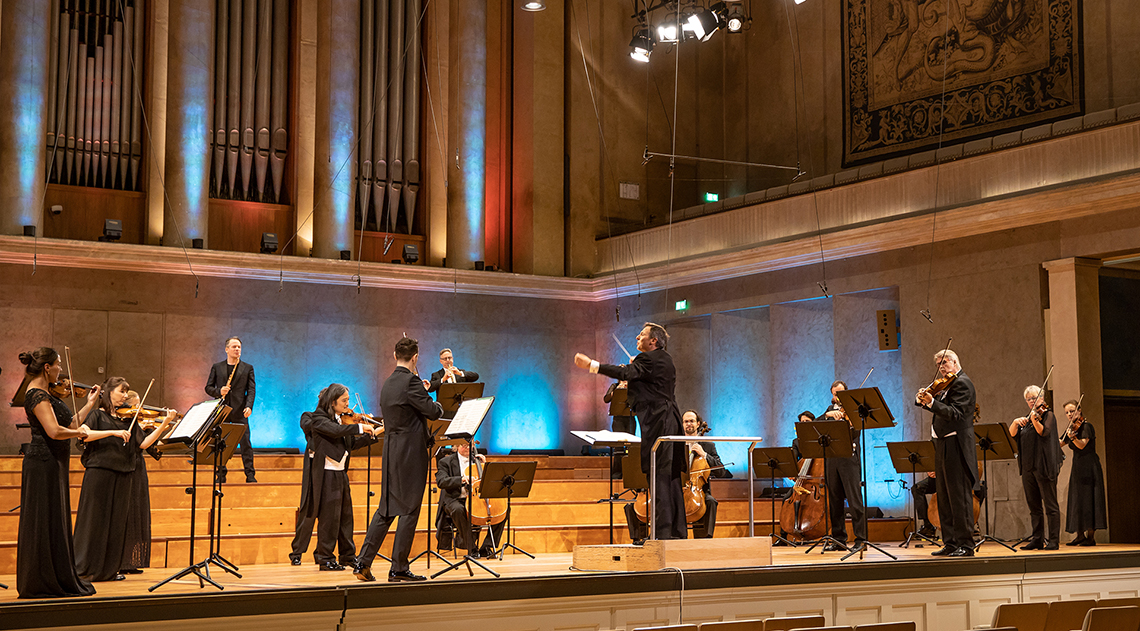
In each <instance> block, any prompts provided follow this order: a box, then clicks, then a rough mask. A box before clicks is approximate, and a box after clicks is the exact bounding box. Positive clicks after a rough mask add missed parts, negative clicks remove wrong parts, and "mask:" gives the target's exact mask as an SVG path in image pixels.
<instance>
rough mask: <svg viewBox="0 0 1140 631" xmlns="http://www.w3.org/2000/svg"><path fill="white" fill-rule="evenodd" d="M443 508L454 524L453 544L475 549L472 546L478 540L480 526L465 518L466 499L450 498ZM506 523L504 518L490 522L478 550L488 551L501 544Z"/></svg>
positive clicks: (471, 549)
mask: <svg viewBox="0 0 1140 631" xmlns="http://www.w3.org/2000/svg"><path fill="white" fill-rule="evenodd" d="M443 510H444V512H446V513H447V516H448V517H450V518H451V522H452V523H453V524H455V545H457V546H459V547H461V548H464V549H465V550H467V551H468V552H471V551H473V550H475V548H473V547H472V546H473V545H474V544H475V543H477V541H478V536H479V529H480V526H474V527H473V526H472V525H471V522H470V521H469V520H468V519H467V502H466V500H459V499H453V500H450V501H448V502H446V503H445V504H444V506H443ZM506 523H507V521H506V520H505V519H504V520H503V521H501V522H499V523H497V524H492V525H491V527H490V529H489V530H488V532H487V536H486V537H484V539H483V545H482V546H480V547H479V550H481V551H483V552H490V551H492V550H495V549H497V548H498V547H499V546H501V545H502V544H503V527H504V526H505V525H506Z"/></svg>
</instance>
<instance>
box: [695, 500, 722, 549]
mask: <svg viewBox="0 0 1140 631" xmlns="http://www.w3.org/2000/svg"><path fill="white" fill-rule="evenodd" d="M716 505H717V501H716V498H715V497H713V496H712V494H711V493H705V514H704V515H703V516H702V517H701V518H700V519H698V520H697V521H695V522H693V538H694V539H712V537H713V531H714V530H716Z"/></svg>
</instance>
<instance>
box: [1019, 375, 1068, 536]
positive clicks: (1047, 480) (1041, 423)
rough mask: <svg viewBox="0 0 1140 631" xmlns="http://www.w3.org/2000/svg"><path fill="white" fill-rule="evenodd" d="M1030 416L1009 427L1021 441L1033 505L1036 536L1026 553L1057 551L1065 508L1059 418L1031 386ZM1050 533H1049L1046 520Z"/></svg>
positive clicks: (1022, 462)
mask: <svg viewBox="0 0 1140 631" xmlns="http://www.w3.org/2000/svg"><path fill="white" fill-rule="evenodd" d="M1022 395H1023V397H1024V398H1025V405H1026V406H1028V407H1029V414H1027V415H1025V416H1022V417H1019V418H1016V419H1014V420H1013V422H1012V423H1010V424H1009V435H1010V436H1011V437H1013V438H1015V439H1016V440H1017V468H1018V470H1019V471H1020V472H1021V486H1022V488H1023V489H1025V502H1026V504H1028V505H1029V521H1030V523H1031V525H1032V526H1033V534H1032V536H1031V538H1030V540H1029V543H1027V544H1025V545H1023V546H1021V549H1022V550H1056V549H1057V548H1058V545H1059V541H1060V538H1061V507H1060V505H1059V504H1058V503H1057V475H1058V474H1059V473H1060V472H1061V443H1060V442H1059V440H1058V436H1057V417H1056V416H1054V415H1053V411H1052V410H1050V409H1049V406H1047V405H1045V393H1044V391H1042V390H1041V388H1039V387H1037V386H1029V387H1027V388H1026V389H1025V391H1024V392H1023V393H1022ZM1046 519H1048V520H1049V532H1048V533H1046V532H1045V520H1046Z"/></svg>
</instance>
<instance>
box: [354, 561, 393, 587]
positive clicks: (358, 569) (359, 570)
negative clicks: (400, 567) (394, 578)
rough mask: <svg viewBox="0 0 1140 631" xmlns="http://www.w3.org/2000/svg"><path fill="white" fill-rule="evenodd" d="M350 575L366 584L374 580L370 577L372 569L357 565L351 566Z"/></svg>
mask: <svg viewBox="0 0 1140 631" xmlns="http://www.w3.org/2000/svg"><path fill="white" fill-rule="evenodd" d="M352 575H353V576H355V577H356V578H358V579H360V580H362V581H364V582H366V583H370V582H372V581H374V580H376V577H375V576H373V575H372V568H370V567H367V566H364V565H360V564H359V563H357V564H356V565H353V566H352ZM389 580H391V579H389Z"/></svg>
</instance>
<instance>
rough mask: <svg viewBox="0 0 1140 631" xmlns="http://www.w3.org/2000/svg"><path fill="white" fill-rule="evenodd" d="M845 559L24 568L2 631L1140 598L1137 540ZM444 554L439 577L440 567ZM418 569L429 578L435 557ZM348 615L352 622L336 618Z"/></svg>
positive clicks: (607, 621)
mask: <svg viewBox="0 0 1140 631" xmlns="http://www.w3.org/2000/svg"><path fill="white" fill-rule="evenodd" d="M884 547H885V549H887V550H888V551H889V552H891V553H892V554H897V555H898V560H897V561H891V560H890V559H888V558H887V557H885V556H883V555H882V554H879V553H877V552H873V551H872V552H868V553H867V554H866V555H865V557H864V558H863V559H862V560H860V559H859V558H858V557H853V558H852V559H849V560H848V561H842V562H841V561H840V556H841V555H840V554H838V553H828V554H820V553H819V551H818V549H817V550H816V551H815V552H813V553H812V554H805V553H804V552H803V549H802V548H798V549H789V548H775V549H773V564H772V565H771V566H767V567H754V568H736V569H724V570H718V569H708V570H685V571H683V572H678V571H675V570H664V571H660V572H644V573H588V572H580V571H575V570H573V569H572V568H570V563H571V560H572V555H571V554H568V553H560V554H554V553H547V554H539V555H538V558H537V559H534V560H532V559H529V558H527V557H525V556H522V555H508V557H507V558H506V559H505V560H504V561H497V560H493V561H487V562H486V563H487V565H488V566H489V567H491V568H493V569H495V570H496V571H499V572H501V573H502V578H498V579H495V578H493V577H491V576H490V575H489V574H486V573H484V572H482V571H481V570H479V569H478V568H476V569H475V572H476V573H475V576H474V577H470V576H468V574H467V572H465V571H463V570H456V571H453V572H450V573H448V574H445V575H444V576H442V577H440V578H438V579H434V580H430V581H427V582H424V583H415V584H407V583H401V584H389V583H386V582H382V581H383V577H384V574H385V572H386V569H387V563H386V562H384V561H383V560H382V559H377V563H376V565H375V569H376V570H378V572H377V576H378V578H380V581H381V582H376V583H367V584H366V583H362V582H360V581H357V580H356V579H355V578H354V577H353V576H352V574H351V573H349V572H347V571H346V572H319V571H318V570H317V568H316V566H314V565H312V564H309V563H306V564H304V565H302V566H299V567H293V566H290V565H287V564H264V565H246V566H243V567H241V568H240V569H241V572H242V575H243V578H241V579H237V578H234V577H232V576H228V575H226V574H224V573H222V572H212V573H211V575H212V577H214V578H215V579H216V580H218V581H219V582H220V583H222V584H223V585H224V586H225V590H223V591H218V590H216V589H214V588H212V587H209V586H207V587H205V588H199V587H198V583H197V581H196V580H195V581H189V580H181V581H178V582H175V583H171V584H168V585H166V586H164V587H162V588H160V589H158V590H156V591H155V592H153V593H148V591H147V588H148V587H150V586H151V585H153V584H154V583H156V582H157V581H159V580H161V579H162V578H164V577H166V576H168V575H169V574H171V573H172V571H171V570H170V569H167V568H155V569H149V570H147V571H146V572H145V573H144V574H142V575H137V576H129V577H128V578H127V580H125V581H121V582H117V583H98V584H97V585H96V586H97V589H98V590H99V593H98V594H97V595H96V596H94V597H91V598H86V599H74V600H45V601H30V602H29V601H20V600H17V599H16V593H15V585H14V583H15V577H14V576H11V575H7V576H0V582H3V583H6V584H8V585H9V586H11V587H12V589H9V590H6V591H5V590H0V629H25V628H45V627H50V628H76V629H79V628H82V629H86V630H89V631H95V630H101V629H112V628H113V629H131V628H140V629H141V628H146V629H180V630H181V629H185V630H189V629H201V628H208V627H213V626H215V625H222V628H226V629H253V628H273V629H275V631H285V630H287V629H329V630H332V629H338V628H339V629H341V630H344V631H351V630H353V629H412V630H420V629H423V630H427V629H439V628H446V627H448V626H449V625H450V626H455V627H458V626H459V625H462V626H465V627H469V626H470V625H472V624H475V621H478V624H479V625H480V626H482V627H483V628H488V629H495V630H496V631H499V630H502V631H510V630H512V629H544V630H545V629H550V630H554V629H559V630H565V629H594V630H606V629H633V628H636V627H642V626H653V625H660V624H675V623H677V622H679V621H680V620H681V619H682V617H683V621H684V622H686V623H693V622H707V621H713V620H734V619H741V618H761V617H767V616H772V615H788V614H797V613H816V614H823V615H824V616H825V617H826V618H827V620H828V622H829V623H831V624H858V623H866V622H877V621H896V620H914V621H916V622H917V623H918V629H919V630H920V631H922V630H927V631H963V630H965V629H970V628H973V627H976V626H977V625H979V624H988V623H989V621H990V617H991V616H992V613H993V610H994V608H995V607H996V606H997V605H998V604H999V603H1003V602H1011V601H1012V602H1021V601H1031V600H1056V599H1069V598H1108V597H1121V596H1137V595H1140V546H1136V545H1130V546H1124V545H1099V546H1097V547H1094V548H1062V550H1061V551H1057V552H1017V553H1010V552H1008V551H1007V550H1005V549H1004V548H1002V547H1000V546H998V545H996V544H992V543H990V544H986V546H985V547H984V548H983V549H982V551H981V552H980V555H979V556H977V557H974V558H969V559H933V558H931V557H930V555H929V553H930V551H931V550H932V549H933V548H931V547H926V548H923V549H914V548H912V549H909V550H906V549H899V548H897V547H895V546H894V545H891V546H890V547H886V546H884ZM441 567H442V566H441V564H440V563H439V561H438V560H436V561H435V562H433V563H432V566H431V572H435V571H438V570H439V569H440V568H441ZM412 569H413V571H415V572H417V573H421V574H424V573H428V569H427V567H426V565H425V561H424V560H422V559H421V560H420V561H418V562H417V563H416V564H414V565H413V568H412ZM338 624H340V625H342V626H340V627H338Z"/></svg>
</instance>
